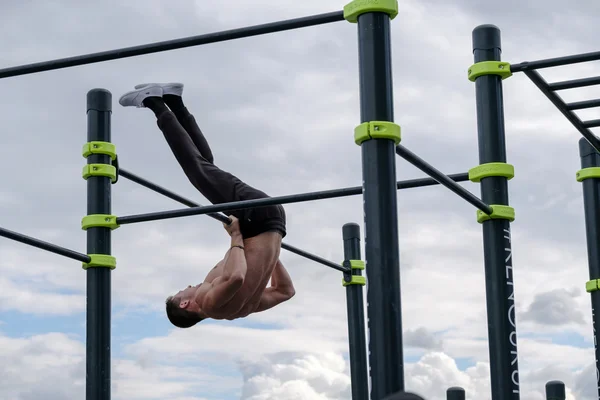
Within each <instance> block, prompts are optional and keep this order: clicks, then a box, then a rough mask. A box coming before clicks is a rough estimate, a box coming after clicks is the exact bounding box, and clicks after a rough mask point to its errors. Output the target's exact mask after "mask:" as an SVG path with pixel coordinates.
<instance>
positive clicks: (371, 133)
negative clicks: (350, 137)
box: [354, 121, 402, 146]
mask: <svg viewBox="0 0 600 400" xmlns="http://www.w3.org/2000/svg"><path fill="white" fill-rule="evenodd" d="M371 139H391V140H393V141H394V142H395V143H396V144H398V143H400V140H401V139H402V132H401V128H400V125H398V124H395V123H393V122H386V121H371V122H365V123H362V124H360V125H359V126H357V127H356V128H355V129H354V142H355V143H356V144H357V145H359V146H360V145H361V144H363V143H364V142H366V141H367V140H371Z"/></svg>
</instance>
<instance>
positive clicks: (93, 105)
mask: <svg viewBox="0 0 600 400" xmlns="http://www.w3.org/2000/svg"><path fill="white" fill-rule="evenodd" d="M111 103H112V95H111V93H110V92H109V91H107V90H103V89H93V90H91V91H90V92H88V95H87V125H88V126H87V129H88V132H87V141H88V142H96V141H97V142H110V141H111V132H110V131H111V118H110V117H111V110H112V104H111ZM87 161H88V164H111V163H112V160H111V157H110V156H109V155H105V154H92V155H90V156H88V157H87ZM111 185H112V182H111V179H110V178H109V177H105V176H91V177H89V178H88V179H87V213H88V215H93V214H95V215H101V214H103V215H110V214H111V189H112V187H111ZM111 233H112V230H111V229H110V228H107V227H93V228H88V229H87V252H88V254H110V253H111ZM86 293H87V302H86V303H87V312H86V399H87V400H108V399H110V395H111V393H110V389H111V374H110V371H111V369H110V367H111V357H110V356H111V351H110V349H111V347H110V343H111V334H110V333H111V293H112V289H111V270H110V269H109V268H88V269H87V290H86Z"/></svg>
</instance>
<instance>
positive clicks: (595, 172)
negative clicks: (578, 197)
mask: <svg viewBox="0 0 600 400" xmlns="http://www.w3.org/2000/svg"><path fill="white" fill-rule="evenodd" d="M576 178H577V182H583V181H584V180H586V179H592V178H600V168H599V167H591V168H584V169H582V170H579V171H577V175H576Z"/></svg>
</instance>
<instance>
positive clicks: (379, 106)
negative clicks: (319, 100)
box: [358, 12, 404, 400]
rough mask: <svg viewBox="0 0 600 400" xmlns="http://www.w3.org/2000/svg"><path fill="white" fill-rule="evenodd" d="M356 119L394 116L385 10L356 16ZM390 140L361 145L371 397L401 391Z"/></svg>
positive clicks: (395, 217) (386, 119)
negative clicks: (358, 89)
mask: <svg viewBox="0 0 600 400" xmlns="http://www.w3.org/2000/svg"><path fill="white" fill-rule="evenodd" d="M358 44H359V46H358V48H359V71H360V112H361V122H362V123H363V124H364V123H369V122H374V121H382V122H392V121H393V120H394V111H393V110H394V106H393V84H392V56H391V35H390V15H388V14H386V13H379V12H368V13H365V14H362V15H361V16H360V17H359V18H358ZM395 150H396V142H395V141H394V140H391V139H387V138H370V139H369V140H365V141H363V142H362V144H361V151H362V174H363V188H364V189H363V199H364V219H365V259H366V262H367V281H368V285H367V313H368V327H369V365H370V373H371V386H372V387H371V398H372V399H373V400H381V399H383V398H384V397H386V396H387V395H390V394H393V393H396V392H399V391H402V390H404V357H403V350H402V315H401V304H400V256H399V246H398V211H397V198H396V159H395V156H396V152H395Z"/></svg>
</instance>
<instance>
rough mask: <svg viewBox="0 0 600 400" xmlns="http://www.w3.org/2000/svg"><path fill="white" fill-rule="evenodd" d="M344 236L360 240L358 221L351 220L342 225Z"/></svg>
mask: <svg viewBox="0 0 600 400" xmlns="http://www.w3.org/2000/svg"><path fill="white" fill-rule="evenodd" d="M342 238H343V239H344V240H349V239H358V240H360V226H359V225H358V224H357V223H354V222H349V223H347V224H345V225H344V226H343V227H342Z"/></svg>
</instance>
